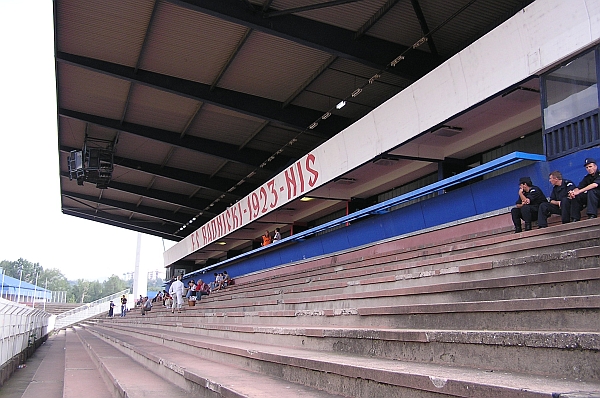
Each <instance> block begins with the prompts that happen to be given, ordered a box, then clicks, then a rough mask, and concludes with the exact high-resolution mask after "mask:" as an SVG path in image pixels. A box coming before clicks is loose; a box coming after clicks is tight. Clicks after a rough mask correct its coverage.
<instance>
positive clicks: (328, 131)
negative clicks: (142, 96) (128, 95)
mask: <svg viewBox="0 0 600 398" xmlns="http://www.w3.org/2000/svg"><path fill="white" fill-rule="evenodd" d="M215 3H218V2H215ZM392 59H393V58H392ZM56 60H57V62H59V63H65V64H68V65H73V66H77V67H80V68H84V69H87V70H90V71H93V72H97V73H101V74H104V75H108V76H112V77H115V78H118V79H123V80H126V81H130V82H134V83H136V84H141V85H144V86H147V87H152V88H155V89H157V90H162V91H166V92H169V93H172V94H176V95H180V96H183V97H186V98H190V99H193V100H196V101H202V102H207V103H209V104H212V105H215V106H218V107H220V108H225V109H229V110H232V111H235V112H239V113H242V114H245V115H249V116H252V117H256V118H258V119H263V120H268V121H270V122H272V123H275V124H279V125H282V126H284V127H287V128H291V129H293V130H295V131H304V130H305V129H306V128H307V127H308V126H309V125H311V124H312V123H313V122H314V121H315V120H317V119H319V118H320V117H321V116H322V115H323V112H321V111H315V110H313V109H308V108H303V107H300V106H297V105H289V106H287V107H285V109H284V108H283V103H282V102H279V101H275V100H271V99H267V98H262V97H257V96H255V95H250V94H245V93H241V92H236V91H232V90H227V89H224V88H219V87H217V88H215V89H214V90H212V91H211V89H210V85H208V84H203V83H198V82H195V81H191V80H185V79H181V78H178V77H173V76H169V75H163V74H160V73H156V72H150V71H146V70H142V69H138V70H137V72H136V71H135V70H134V68H132V67H129V66H124V65H119V64H115V63H112V62H107V61H102V60H99V59H94V58H89V57H83V56H80V55H74V54H69V53H65V52H61V51H57V52H56ZM350 124H352V120H350V119H348V118H344V117H341V116H337V115H333V116H331V117H330V118H329V119H328V120H327V123H322V126H319V129H315V130H311V134H313V135H317V136H320V137H322V138H331V137H333V136H334V135H335V134H337V133H339V132H340V131H342V130H343V129H345V128H346V127H348V126H349V125H350ZM116 129H118V128H116Z"/></svg>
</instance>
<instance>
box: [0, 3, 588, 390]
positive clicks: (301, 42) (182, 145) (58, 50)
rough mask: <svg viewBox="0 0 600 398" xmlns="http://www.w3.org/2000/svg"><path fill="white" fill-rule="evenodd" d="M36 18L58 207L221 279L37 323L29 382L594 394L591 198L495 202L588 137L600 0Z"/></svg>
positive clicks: (258, 6)
mask: <svg viewBox="0 0 600 398" xmlns="http://www.w3.org/2000/svg"><path fill="white" fill-rule="evenodd" d="M54 19H55V57H56V79H57V103H58V111H57V116H58V147H59V151H60V173H61V186H60V190H61V198H62V211H63V213H64V214H67V215H72V216H75V217H81V218H84V219H88V220H91V221H93V222H101V223H105V224H109V225H113V226H115V227H119V228H127V229H131V230H134V231H138V232H142V233H146V234H151V235H155V236H159V237H162V238H164V239H168V240H172V241H174V242H176V243H175V244H174V245H173V246H172V247H171V248H170V249H168V250H167V251H166V252H165V253H164V266H165V278H166V279H172V278H175V277H177V276H178V275H181V276H182V278H183V280H184V282H187V281H189V280H191V279H195V280H196V281H197V280H198V279H203V280H204V281H205V282H212V281H213V280H214V276H213V275H214V274H215V273H219V272H223V271H227V272H228V273H229V275H230V276H231V277H232V278H234V280H235V284H231V285H229V286H227V287H226V288H223V289H220V290H215V291H213V292H211V294H210V295H208V296H204V297H201V298H200V299H199V300H195V301H194V300H187V301H186V302H185V303H184V307H183V308H182V311H181V312H177V311H174V310H172V309H170V308H166V307H165V306H164V305H163V304H162V303H160V302H156V303H155V304H154V308H153V309H152V310H151V311H149V312H148V313H146V314H142V313H141V311H140V310H139V309H132V310H131V311H130V312H129V313H128V314H127V315H126V316H124V317H118V316H117V317H113V318H107V316H106V314H105V313H102V314H100V315H98V316H95V317H92V318H89V319H86V320H82V321H78V322H76V323H73V324H69V325H68V326H65V327H61V328H56V329H57V330H55V333H54V334H53V335H52V337H50V338H49V339H48V340H47V341H46V343H45V344H44V345H43V346H42V347H41V348H40V349H39V350H37V351H36V354H35V355H38V353H39V355H40V357H39V358H40V359H39V360H38V362H36V365H35V376H32V381H36V379H39V380H52V381H53V382H52V383H50V382H49V381H48V382H47V383H46V385H45V386H43V384H44V383H37V384H36V383H30V384H29V385H28V389H31V390H30V391H31V394H32V396H33V394H34V393H36V391H37V393H36V394H37V395H39V391H41V390H39V389H40V388H45V389H44V390H43V391H44V396H46V397H55V396H56V397H59V396H63V397H69V396H73V397H76V396H83V394H84V393H85V394H86V396H87V395H89V394H90V392H91V391H93V392H94V394H96V395H97V396H107V397H109V396H110V397H112V396H115V397H116V396H131V397H137V396H148V395H149V394H153V395H162V394H168V395H169V396H171V397H173V396H175V397H179V396H181V397H184V396H190V395H192V394H193V395H197V396H202V397H273V396H282V397H292V398H294V397H318V398H321V397H323V398H325V397H360V398H371V397H411V398H413V397H415V398H433V397H470V398H481V397H502V398H509V397H510V398H513V397H514V398H530V397H531V398H534V397H536V398H537V397H540V398H541V397H548V398H550V397H552V398H561V397H562V398H569V397H570V398H583V397H586V398H593V397H600V334H599V330H600V316H598V315H599V312H600V295H599V292H600V289H599V288H600V267H599V265H600V262H599V258H600V221H599V220H598V218H597V217H596V216H597V214H598V212H597V211H596V213H595V214H593V213H590V209H589V208H587V209H584V210H583V211H582V212H581V213H578V214H572V216H574V217H573V218H576V219H580V221H578V222H569V223H565V224H563V223H561V219H560V217H559V216H551V217H550V218H549V227H548V228H537V225H536V224H535V223H534V225H533V229H531V230H526V231H523V232H517V233H515V231H514V226H513V222H512V220H511V208H512V207H514V205H515V201H516V200H517V198H518V191H519V182H520V180H521V178H523V177H529V178H530V179H531V180H532V181H533V182H534V184H535V185H537V186H539V187H540V188H541V189H542V191H543V192H544V194H545V196H550V192H551V191H552V185H551V184H550V182H548V176H549V174H550V173H551V172H552V171H555V170H560V171H561V172H562V175H563V176H564V178H566V179H569V180H572V181H574V182H575V183H576V184H577V183H579V181H581V180H582V178H583V177H584V176H586V173H587V172H586V168H585V166H586V165H588V164H589V163H590V162H589V161H588V160H589V159H592V160H594V159H600V124H599V121H598V113H599V110H600V106H599V103H600V94H599V92H598V87H597V81H598V78H599V76H600V2H598V1H597V0H569V1H565V0H535V1H521V0H470V1H469V0H447V1H443V2H440V1H435V0H410V1H409V0H343V1H340V0H332V1H325V0H318V1H317V0H310V1H309V0H219V1H203V0H159V1H148V0H129V1H113V0H109V1H103V2H81V1H75V0H55V1H54ZM586 159H588V160H586ZM592 163H594V164H595V160H594V162H592ZM276 229H277V230H279V231H280V232H281V239H280V240H277V241H275V242H272V243H270V244H267V245H263V244H262V242H263V239H262V236H263V235H264V234H265V233H266V234H269V235H271V236H272V234H273V233H274V231H275V230H276ZM35 355H34V358H35ZM44 358H51V359H52V361H53V362H52V363H54V364H57V363H58V364H60V366H47V364H45V363H44V361H45V359H44ZM47 362H49V361H47ZM45 365H46V366H45ZM9 382H10V380H9ZM23 396H27V395H23Z"/></svg>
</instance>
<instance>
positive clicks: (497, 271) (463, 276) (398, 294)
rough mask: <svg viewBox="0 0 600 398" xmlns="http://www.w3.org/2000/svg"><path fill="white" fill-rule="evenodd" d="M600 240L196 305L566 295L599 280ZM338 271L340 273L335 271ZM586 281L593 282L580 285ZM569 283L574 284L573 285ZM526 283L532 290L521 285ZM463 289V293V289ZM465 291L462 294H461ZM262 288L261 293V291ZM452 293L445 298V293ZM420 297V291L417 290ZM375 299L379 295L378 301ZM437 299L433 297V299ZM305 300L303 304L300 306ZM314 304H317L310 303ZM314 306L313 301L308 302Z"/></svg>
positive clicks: (231, 307)
mask: <svg viewBox="0 0 600 398" xmlns="http://www.w3.org/2000/svg"><path fill="white" fill-rule="evenodd" d="M599 256H600V246H596V247H588V248H582V249H577V250H568V251H556V252H550V253H548V252H544V253H541V254H539V255H533V256H527V257H518V258H513V259H508V260H500V261H492V262H488V261H483V262H482V263H480V264H471V265H467V266H460V265H453V264H450V265H449V266H448V263H445V262H441V263H440V266H448V268H438V269H435V270H425V271H421V272H415V273H413V274H394V273H391V274H390V275H387V276H385V277H382V276H380V275H379V274H378V275H376V276H371V277H364V278H359V277H357V278H348V277H344V276H339V278H340V280H339V281H332V282H329V283H327V284H324V283H323V284H320V285H316V286H315V285H314V284H313V283H312V282H308V283H307V282H304V283H301V284H299V285H297V286H295V287H289V288H282V289H279V290H273V289H269V288H266V289H264V290H263V291H262V292H260V291H257V292H254V293H253V294H252V295H250V296H246V295H231V296H229V297H221V299H220V300H218V301H217V300H213V301H212V302H211V301H209V300H205V298H203V299H202V300H201V301H199V302H197V303H196V306H195V307H193V308H192V309H191V310H192V311H200V312H203V311H210V312H215V311H229V312H232V311H236V310H237V311H268V310H272V309H273V308H280V309H281V308H282V307H285V309H292V308H291V307H290V306H295V309H301V310H307V309H315V308H316V307H315V306H314V305H315V303H319V302H330V303H331V305H332V307H331V308H334V309H339V308H349V307H350V308H352V307H361V306H362V307H364V306H373V305H378V306H386V305H388V304H389V303H387V302H381V301H382V300H385V301H389V300H391V299H393V300H394V303H396V304H398V303H405V302H407V301H410V302H411V303H416V304H420V303H425V302H435V301H437V302H456V301H465V300H466V301H470V300H471V299H469V297H468V295H469V293H468V292H474V293H471V295H473V294H474V295H476V296H477V297H478V299H479V300H496V299H508V298H527V297H529V296H530V295H531V294H532V291H531V290H532V286H536V289H537V292H535V294H536V297H552V296H553V295H555V294H556V291H555V290H556V286H557V284H560V285H561V286H562V291H561V292H560V294H561V296H572V295H583V294H593V292H594V289H597V290H595V291H596V292H597V291H600V290H598V284H599V283H600V268H598V257H599ZM334 276H335V274H334ZM581 281H586V284H587V285H589V286H587V288H586V287H584V286H583V285H580V282H581ZM568 285H574V286H571V288H570V289H571V290H568V289H569V288H568ZM522 288H526V289H527V291H521V292H519V289H520V290H523V289H522ZM461 292H462V293H461ZM459 293H461V295H462V296H463V298H461V297H458V296H457V294H459ZM261 294H262V296H261ZM448 294H452V295H453V296H452V297H447V298H444V299H443V300H440V295H448ZM417 295H418V297H415V296H417ZM374 300H379V302H375V301H374ZM432 300H433V301H432ZM300 305H303V306H304V307H300ZM311 305H312V306H311ZM309 306H310V307H309Z"/></svg>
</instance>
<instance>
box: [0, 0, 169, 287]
mask: <svg viewBox="0 0 600 398" xmlns="http://www.w3.org/2000/svg"><path fill="white" fill-rule="evenodd" d="M52 7H53V4H52V1H51V0H31V1H23V0H0V137H1V138H0V261H2V260H7V261H16V260H18V259H19V258H23V259H25V260H27V261H30V262H32V263H39V264H40V265H41V266H42V267H43V268H44V269H50V268H57V269H59V270H60V271H61V272H62V273H63V274H64V275H65V276H66V277H67V279H69V280H77V279H86V280H89V281H94V280H98V281H103V280H105V279H107V278H108V277H110V276H111V275H117V276H119V277H123V274H124V273H129V272H133V271H134V269H135V262H136V249H137V232H134V231H129V230H126V229H123V228H118V227H113V226H109V225H105V224H101V223H98V222H94V221H89V220H84V219H80V218H77V217H73V216H68V215H64V214H62V213H61V210H60V185H59V183H60V181H59V172H60V169H59V161H58V132H57V111H56V81H55V75H54V72H55V70H54V30H53V15H52ZM141 242H142V243H141V251H140V270H143V271H148V272H150V271H155V270H158V271H160V274H159V276H161V277H163V278H164V275H165V272H164V265H163V256H162V254H163V252H164V249H168V248H169V247H171V246H172V245H173V244H174V242H171V241H166V240H165V241H163V240H162V239H161V238H158V237H154V236H150V235H145V234H143V235H142V241H141Z"/></svg>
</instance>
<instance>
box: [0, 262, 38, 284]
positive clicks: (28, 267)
mask: <svg viewBox="0 0 600 398" xmlns="http://www.w3.org/2000/svg"><path fill="white" fill-rule="evenodd" d="M0 266H1V267H2V269H4V273H5V274H6V275H8V276H11V277H13V278H15V279H21V280H22V281H23V282H28V283H35V279H36V276H38V275H40V274H41V273H42V272H43V271H44V268H43V267H42V266H41V265H40V264H39V263H35V264H34V263H32V262H29V261H27V260H25V259H23V258H20V259H18V260H17V261H6V260H4V261H2V263H0ZM21 272H22V274H21Z"/></svg>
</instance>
